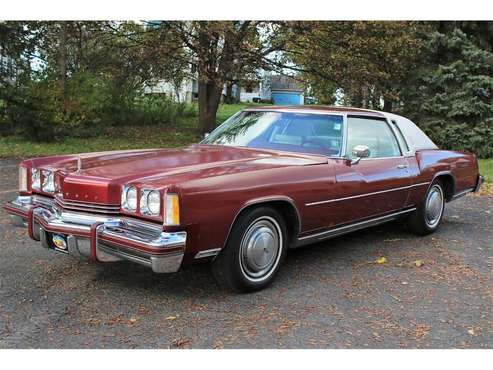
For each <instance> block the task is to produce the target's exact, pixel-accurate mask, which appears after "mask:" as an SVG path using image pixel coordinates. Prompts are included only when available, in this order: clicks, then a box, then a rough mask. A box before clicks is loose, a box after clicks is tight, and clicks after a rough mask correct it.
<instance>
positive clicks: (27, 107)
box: [0, 71, 197, 141]
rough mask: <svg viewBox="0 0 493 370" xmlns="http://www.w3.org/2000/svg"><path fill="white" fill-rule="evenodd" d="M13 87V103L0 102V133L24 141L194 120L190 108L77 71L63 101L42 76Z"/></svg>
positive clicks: (56, 88) (193, 108)
mask: <svg viewBox="0 0 493 370" xmlns="http://www.w3.org/2000/svg"><path fill="white" fill-rule="evenodd" d="M18 82H19V83H18V86H17V87H16V88H15V89H13V92H12V95H14V96H15V100H12V101H11V102H8V103H5V102H4V101H3V100H0V102H1V103H2V104H1V105H0V108H1V111H0V113H1V114H0V123H1V130H2V131H3V132H5V133H6V134H18V135H21V136H23V137H25V138H27V139H29V140H35V141H53V140H57V139H62V138H64V137H82V138H83V137H93V136H97V135H98V134H100V133H101V131H102V130H104V129H105V127H112V126H122V125H124V126H143V125H145V126H149V125H169V124H179V123H181V122H182V120H183V119H184V118H185V119H186V118H190V117H195V116H197V108H196V106H195V105H193V104H188V103H177V102H174V101H172V100H170V99H168V98H166V97H165V96H164V95H163V96H161V95H160V96H145V95H139V90H136V89H134V88H129V87H128V86H125V85H124V84H123V85H122V84H117V83H116V82H115V81H114V80H110V79H105V77H104V76H100V75H94V74H91V73H87V72H82V71H81V72H77V73H74V74H73V75H72V76H70V78H69V79H68V80H67V84H66V94H65V98H64V99H62V98H61V96H60V88H59V85H58V84H57V82H56V81H54V80H53V79H50V78H48V77H44V78H38V79H31V78H28V79H26V80H25V81H23V82H22V83H20V81H18ZM0 98H1V97H0ZM12 128H13V129H12Z"/></svg>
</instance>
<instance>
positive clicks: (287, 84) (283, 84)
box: [270, 75, 304, 92]
mask: <svg viewBox="0 0 493 370" xmlns="http://www.w3.org/2000/svg"><path fill="white" fill-rule="evenodd" d="M270 89H271V91H297V92H302V91H304V89H303V86H302V85H301V84H300V82H299V81H297V80H295V79H294V78H293V77H289V76H281V75H279V76H278V75H274V76H271V77H270Z"/></svg>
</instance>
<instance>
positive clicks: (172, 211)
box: [164, 193, 180, 226]
mask: <svg viewBox="0 0 493 370" xmlns="http://www.w3.org/2000/svg"><path fill="white" fill-rule="evenodd" d="M179 224H180V202H179V199H178V194H173V193H166V194H165V195H164V225H165V226H178V225H179Z"/></svg>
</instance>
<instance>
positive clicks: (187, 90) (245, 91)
mask: <svg viewBox="0 0 493 370" xmlns="http://www.w3.org/2000/svg"><path fill="white" fill-rule="evenodd" d="M144 92H145V93H146V94H163V95H165V96H167V97H169V98H171V99H174V100H176V101H180V102H192V101H194V100H196V99H197V98H198V83H197V80H196V79H185V80H184V81H183V82H182V84H181V86H178V87H176V86H174V85H173V84H172V83H171V82H168V81H164V80H162V81H158V82H157V83H155V84H153V85H152V86H147V87H145V89H144ZM226 94H227V92H226V86H224V88H223V96H224V97H225V96H226ZM232 95H233V97H234V100H236V101H239V102H242V103H252V102H261V101H264V102H265V101H272V102H273V103H274V104H276V105H298V104H303V102H304V88H303V87H302V86H301V84H300V83H299V82H298V81H296V80H295V79H294V78H292V77H287V76H280V75H271V74H269V73H265V74H264V76H263V78H261V79H258V80H250V81H248V82H245V83H243V84H242V86H238V85H236V84H235V85H233V88H232Z"/></svg>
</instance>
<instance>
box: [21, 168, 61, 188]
mask: <svg viewBox="0 0 493 370" xmlns="http://www.w3.org/2000/svg"><path fill="white" fill-rule="evenodd" d="M20 171H21V172H20V175H19V177H20V178H22V177H23V176H24V174H23V171H24V170H23V169H22V168H21V170H20ZM23 185H24V184H22V186H23ZM31 189H33V190H41V191H44V192H46V193H53V192H54V191H55V179H54V174H53V171H50V170H40V169H39V168H32V169H31Z"/></svg>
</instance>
